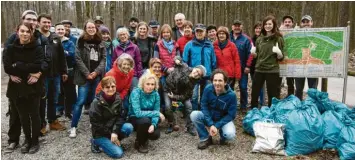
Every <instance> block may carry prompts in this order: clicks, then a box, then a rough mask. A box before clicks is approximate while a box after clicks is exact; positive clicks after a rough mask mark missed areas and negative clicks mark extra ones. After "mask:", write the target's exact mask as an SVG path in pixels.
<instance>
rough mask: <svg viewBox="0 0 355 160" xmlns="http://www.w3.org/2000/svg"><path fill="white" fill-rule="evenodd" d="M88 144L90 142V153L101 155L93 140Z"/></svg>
mask: <svg viewBox="0 0 355 160" xmlns="http://www.w3.org/2000/svg"><path fill="white" fill-rule="evenodd" d="M90 142H91V152H92V153H101V150H100V147H99V146H98V145H96V144H95V143H94V139H91V140H90Z"/></svg>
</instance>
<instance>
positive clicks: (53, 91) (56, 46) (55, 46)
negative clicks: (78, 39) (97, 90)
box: [37, 14, 68, 130]
mask: <svg viewBox="0 0 355 160" xmlns="http://www.w3.org/2000/svg"><path fill="white" fill-rule="evenodd" d="M37 20H38V22H39V31H40V32H41V34H42V35H43V36H45V37H47V38H48V46H47V47H46V48H45V50H46V55H45V56H47V57H48V58H49V59H50V63H49V67H48V73H47V74H45V77H46V80H45V87H46V95H47V120H48V123H49V128H50V129H51V130H64V129H66V128H65V127H64V126H63V125H62V124H60V123H59V121H58V120H57V117H56V110H57V109H59V107H60V106H59V105H58V102H59V95H60V92H61V81H62V80H63V82H65V81H66V80H67V79H68V75H67V62H66V57H65V53H64V49H63V45H62V42H61V39H60V38H59V37H58V36H57V35H56V34H54V33H51V32H50V31H49V29H50V27H51V24H52V17H51V16H50V15H48V14H41V15H40V16H39V17H38V19H37ZM41 107H42V108H41V110H42V112H45V106H41ZM44 118H45V117H44V116H43V115H41V119H42V121H44V122H45V119H44Z"/></svg>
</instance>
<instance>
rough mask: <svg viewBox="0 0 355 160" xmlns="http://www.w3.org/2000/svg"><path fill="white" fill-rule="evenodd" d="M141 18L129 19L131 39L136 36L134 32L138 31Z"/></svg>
mask: <svg viewBox="0 0 355 160" xmlns="http://www.w3.org/2000/svg"><path fill="white" fill-rule="evenodd" d="M138 23H139V19H138V18H137V17H131V18H130V19H129V28H128V29H129V37H130V39H133V38H134V34H135V33H136V28H137V26H138Z"/></svg>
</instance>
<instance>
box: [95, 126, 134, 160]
mask: <svg viewBox="0 0 355 160" xmlns="http://www.w3.org/2000/svg"><path fill="white" fill-rule="evenodd" d="M132 132H133V126H132V124H130V123H125V124H123V126H122V128H121V133H123V134H124V135H125V137H128V136H129V135H130V134H131V133H132ZM120 138H122V137H120ZM93 140H94V141H93V143H94V144H95V145H97V146H99V147H100V148H101V149H102V150H103V151H104V153H106V154H107V155H108V156H109V157H111V158H121V157H122V156H123V149H122V147H121V146H117V145H115V144H113V143H112V142H111V140H110V139H108V138H107V137H100V138H96V139H93Z"/></svg>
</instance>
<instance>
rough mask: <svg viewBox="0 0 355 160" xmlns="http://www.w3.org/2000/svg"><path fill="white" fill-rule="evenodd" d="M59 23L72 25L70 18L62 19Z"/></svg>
mask: <svg viewBox="0 0 355 160" xmlns="http://www.w3.org/2000/svg"><path fill="white" fill-rule="evenodd" d="M60 23H62V24H70V26H72V25H73V23H72V22H71V21H70V20H62V21H61V22H60Z"/></svg>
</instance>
